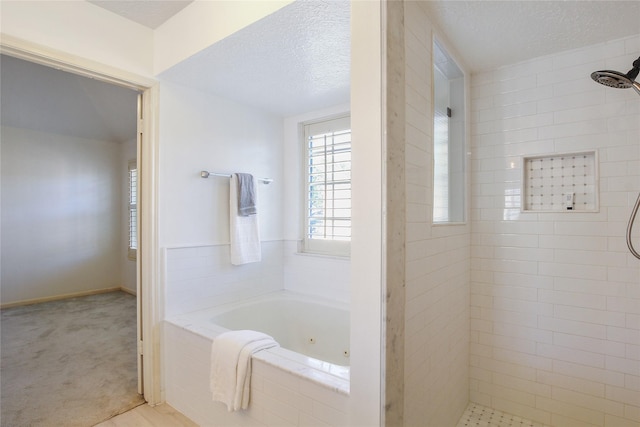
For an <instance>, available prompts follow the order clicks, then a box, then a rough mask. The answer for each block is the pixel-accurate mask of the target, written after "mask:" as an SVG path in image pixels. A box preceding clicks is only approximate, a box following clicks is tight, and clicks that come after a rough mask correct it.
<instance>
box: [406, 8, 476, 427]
mask: <svg viewBox="0 0 640 427" xmlns="http://www.w3.org/2000/svg"><path fill="white" fill-rule="evenodd" d="M404 7H405V11H404V18H405V20H404V22H405V97H406V102H405V109H406V111H405V117H406V126H405V134H406V146H405V173H406V200H407V205H406V267H405V280H406V292H405V298H406V307H405V336H404V343H405V344H404V345H405V347H404V349H405V351H404V353H405V359H404V361H405V363H404V365H405V368H404V369H405V372H404V378H405V389H404V422H405V425H407V426H417V425H425V426H454V425H456V424H457V422H458V419H459V418H460V416H461V415H462V414H463V412H464V411H465V408H466V407H467V403H468V399H469V280H470V226H469V225H468V224H466V225H452V226H433V225H432V210H433V202H432V200H433V187H432V158H433V149H432V144H433V141H432V124H431V123H432V117H433V115H432V107H431V105H432V101H431V96H432V95H431V75H432V71H431V70H432V60H431V51H432V31H434V28H433V27H432V26H431V25H430V23H429V18H428V16H427V14H426V12H425V5H424V2H405V3H404Z"/></svg>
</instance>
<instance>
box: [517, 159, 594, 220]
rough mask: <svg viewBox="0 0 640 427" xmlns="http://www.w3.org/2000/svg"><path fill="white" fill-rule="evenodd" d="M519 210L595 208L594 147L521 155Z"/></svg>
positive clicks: (564, 210) (586, 210)
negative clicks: (590, 149) (586, 149)
mask: <svg viewBox="0 0 640 427" xmlns="http://www.w3.org/2000/svg"><path fill="white" fill-rule="evenodd" d="M522 172H523V177H522V184H523V185H522V187H523V188H522V196H523V200H522V201H523V203H522V210H523V211H525V212H531V211H535V212H561V211H563V212H576V211H577V212H597V211H598V209H599V203H598V156H597V152H596V151H585V152H579V153H564V154H556V153H554V154H546V155H541V156H531V157H523V159H522Z"/></svg>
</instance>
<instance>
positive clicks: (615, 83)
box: [591, 58, 640, 95]
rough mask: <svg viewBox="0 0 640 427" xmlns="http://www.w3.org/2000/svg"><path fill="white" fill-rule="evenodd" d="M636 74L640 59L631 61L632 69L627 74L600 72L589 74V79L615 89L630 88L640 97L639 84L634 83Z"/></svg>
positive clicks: (639, 67) (639, 72) (638, 70)
mask: <svg viewBox="0 0 640 427" xmlns="http://www.w3.org/2000/svg"><path fill="white" fill-rule="evenodd" d="M638 74H640V58H638V59H636V60H635V61H633V68H632V69H630V70H629V72H628V73H627V74H623V73H621V72H619V71H611V70H601V71H594V72H593V73H591V78H592V79H593V80H594V81H596V82H598V83H600V84H602V85H605V86H609V87H612V88H616V89H629V88H630V87H632V88H633V89H634V90H635V91H636V92H637V93H638V95H640V83H638V82H636V81H635V80H636V77H638Z"/></svg>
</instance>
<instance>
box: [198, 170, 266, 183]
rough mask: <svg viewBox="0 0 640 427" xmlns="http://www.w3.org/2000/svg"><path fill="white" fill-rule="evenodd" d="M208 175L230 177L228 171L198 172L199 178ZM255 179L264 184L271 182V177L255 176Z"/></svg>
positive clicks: (207, 176)
mask: <svg viewBox="0 0 640 427" xmlns="http://www.w3.org/2000/svg"><path fill="white" fill-rule="evenodd" d="M210 176H219V177H222V178H231V174H228V173H216V172H207V171H201V172H200V178H209V177H210ZM256 179H257V180H258V181H260V182H262V183H264V184H271V183H272V182H273V178H256Z"/></svg>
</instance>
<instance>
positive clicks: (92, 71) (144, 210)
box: [0, 36, 162, 404]
mask: <svg viewBox="0 0 640 427" xmlns="http://www.w3.org/2000/svg"><path fill="white" fill-rule="evenodd" d="M0 53H2V54H5V55H8V56H11V57H15V58H19V59H24V60H27V61H30V62H34V63H37V64H41V65H46V66H49V67H51V68H55V69H59V70H64V71H68V72H70V73H73V74H78V75H81V76H85V77H90V78H92V79H96V80H99V81H102V82H107V83H112V84H114V85H117V86H122V87H127V88H131V89H134V90H136V91H139V92H140V93H141V99H140V102H139V105H138V117H137V153H138V177H139V189H140V198H139V200H138V208H139V212H138V242H139V246H138V256H137V267H136V283H137V305H138V308H137V318H138V322H137V324H138V345H137V347H138V348H137V351H138V359H139V369H138V372H139V376H140V381H139V384H140V392H141V393H143V394H144V398H145V400H146V401H147V402H149V403H150V404H158V403H161V393H160V363H159V359H158V358H159V333H158V332H157V328H155V325H157V324H158V322H159V319H160V316H161V313H160V310H159V307H161V306H162V304H161V294H160V293H159V292H157V290H156V289H154V286H155V284H157V283H158V278H159V273H158V271H159V270H158V265H159V261H158V249H157V243H156V242H157V165H158V149H157V143H158V138H157V126H158V121H157V117H158V95H159V94H158V84H157V81H155V80H152V79H149V78H146V77H142V76H138V75H135V74H131V73H128V72H125V71H121V70H117V69H114V68H112V67H109V66H107V65H104V64H100V63H95V62H91V61H87V60H85V59H83V58H79V57H75V56H72V55H67V54H63V53H61V52H58V51H52V50H49V49H48V48H45V47H43V46H40V45H37V44H33V43H30V42H26V41H23V40H18V39H13V38H10V37H8V36H5V37H3V38H2V40H1V41H0ZM143 337H144V338H145V339H143ZM143 354H144V359H145V361H144V363H142V358H143ZM143 384H144V386H143Z"/></svg>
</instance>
